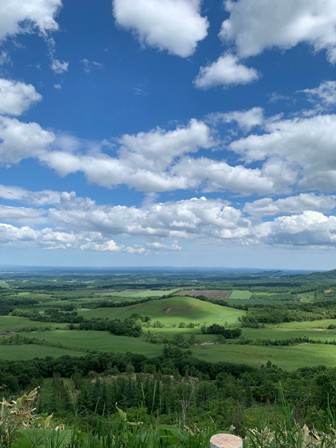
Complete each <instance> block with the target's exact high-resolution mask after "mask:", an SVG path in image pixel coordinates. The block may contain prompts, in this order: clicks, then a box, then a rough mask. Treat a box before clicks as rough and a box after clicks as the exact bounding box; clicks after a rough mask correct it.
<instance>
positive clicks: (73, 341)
mask: <svg viewBox="0 0 336 448" xmlns="http://www.w3.org/2000/svg"><path fill="white" fill-rule="evenodd" d="M22 335H24V336H29V337H32V336H33V337H34V338H38V339H40V340H41V342H42V343H45V344H52V345H53V344H60V345H62V346H63V347H66V348H67V350H66V353H64V354H68V350H69V349H71V350H74V351H76V350H92V351H99V352H112V353H126V352H131V353H139V354H143V355H146V356H157V355H159V354H160V353H161V352H162V345H161V344H151V343H150V342H147V341H145V340H143V339H140V338H132V337H128V336H115V335H113V334H111V333H108V332H107V331H84V330H83V331H81V330H54V331H46V332H35V333H34V334H33V335H32V334H31V333H22ZM82 355H83V352H82Z"/></svg>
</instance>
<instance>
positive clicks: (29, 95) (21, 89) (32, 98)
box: [0, 78, 42, 115]
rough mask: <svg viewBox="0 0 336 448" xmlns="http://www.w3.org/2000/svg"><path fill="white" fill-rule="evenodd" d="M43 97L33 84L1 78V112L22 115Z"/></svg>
mask: <svg viewBox="0 0 336 448" xmlns="http://www.w3.org/2000/svg"><path fill="white" fill-rule="evenodd" d="M41 99H42V97H41V95H40V94H39V93H37V92H36V90H35V87H34V86H33V85H31V84H25V83H23V82H19V81H13V80H10V79H3V78H0V114H8V115H21V114H22V113H23V112H25V111H26V110H27V109H29V107H30V106H31V105H32V104H34V103H36V102H38V101H40V100H41Z"/></svg>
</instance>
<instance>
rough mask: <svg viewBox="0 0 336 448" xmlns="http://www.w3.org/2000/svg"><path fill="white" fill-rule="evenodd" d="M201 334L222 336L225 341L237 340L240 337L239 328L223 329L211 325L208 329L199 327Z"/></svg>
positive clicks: (219, 326)
mask: <svg viewBox="0 0 336 448" xmlns="http://www.w3.org/2000/svg"><path fill="white" fill-rule="evenodd" d="M201 332H202V333H203V334H218V335H221V336H223V337H224V338H225V339H237V338H239V337H240V336H241V333H242V331H241V329H240V328H225V327H224V326H223V325H218V324H212V325H209V326H208V327H205V326H203V327H201Z"/></svg>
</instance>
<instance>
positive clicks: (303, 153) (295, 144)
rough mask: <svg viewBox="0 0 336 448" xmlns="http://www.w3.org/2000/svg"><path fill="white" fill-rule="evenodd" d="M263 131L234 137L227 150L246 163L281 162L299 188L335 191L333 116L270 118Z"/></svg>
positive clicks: (335, 118) (335, 126)
mask: <svg viewBox="0 0 336 448" xmlns="http://www.w3.org/2000/svg"><path fill="white" fill-rule="evenodd" d="M266 131H267V133H265V134H262V135H257V134H254V135H250V136H248V137H246V138H242V139H239V140H236V141H234V142H232V143H231V145H230V149H231V150H233V151H236V152H237V153H239V154H240V155H241V156H242V157H243V158H244V159H245V161H247V162H248V163H251V162H255V161H268V162H267V163H271V164H273V165H274V166H276V165H277V164H278V163H279V162H281V163H282V164H283V166H287V167H288V169H290V168H291V169H292V170H293V172H295V171H296V173H297V176H298V185H299V186H300V187H301V188H306V189H321V190H322V191H326V192H328V191H330V192H332V191H334V190H335V188H336V159H335V145H336V115H327V114H326V115H316V116H314V117H310V118H295V119H291V120H278V121H271V122H268V123H267V125H266ZM283 172H284V173H285V172H287V170H286V171H283Z"/></svg>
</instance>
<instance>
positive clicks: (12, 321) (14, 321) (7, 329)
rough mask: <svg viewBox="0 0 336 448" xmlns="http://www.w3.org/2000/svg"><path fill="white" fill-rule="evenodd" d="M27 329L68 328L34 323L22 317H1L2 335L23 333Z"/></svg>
mask: <svg viewBox="0 0 336 448" xmlns="http://www.w3.org/2000/svg"><path fill="white" fill-rule="evenodd" d="M25 328H36V329H44V328H66V324H63V323H56V322H39V321H32V320H30V319H28V318H27V317H21V316H0V335H3V334H7V333H13V332H16V331H22V330H24V329H25Z"/></svg>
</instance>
